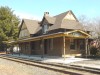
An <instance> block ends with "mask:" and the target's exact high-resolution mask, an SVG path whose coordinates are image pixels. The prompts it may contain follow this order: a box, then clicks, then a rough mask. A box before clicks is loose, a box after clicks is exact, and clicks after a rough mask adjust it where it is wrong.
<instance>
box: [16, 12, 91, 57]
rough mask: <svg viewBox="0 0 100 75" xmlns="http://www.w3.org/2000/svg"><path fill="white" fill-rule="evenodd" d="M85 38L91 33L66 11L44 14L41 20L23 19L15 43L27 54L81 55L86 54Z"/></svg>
mask: <svg viewBox="0 0 100 75" xmlns="http://www.w3.org/2000/svg"><path fill="white" fill-rule="evenodd" d="M88 38H90V34H89V33H88V32H86V31H84V30H83V27H82V25H81V24H80V23H79V21H78V19H77V18H76V17H75V15H74V14H73V12H72V11H71V10H69V11H67V12H64V13H61V14H59V15H56V16H53V17H51V16H50V15H49V12H45V13H44V16H43V19H42V21H37V20H29V19H23V20H22V22H21V24H20V25H19V39H18V40H17V41H16V42H15V44H18V45H19V49H20V53H21V54H26V55H48V56H61V57H69V56H82V55H86V54H87V53H88V51H87V43H88V40H87V39H88Z"/></svg>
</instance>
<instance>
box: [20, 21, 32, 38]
mask: <svg viewBox="0 0 100 75" xmlns="http://www.w3.org/2000/svg"><path fill="white" fill-rule="evenodd" d="M29 36H30V34H29V32H28V30H27V27H26V25H25V23H23V25H22V28H21V30H20V33H19V39H20V38H26V37H29Z"/></svg>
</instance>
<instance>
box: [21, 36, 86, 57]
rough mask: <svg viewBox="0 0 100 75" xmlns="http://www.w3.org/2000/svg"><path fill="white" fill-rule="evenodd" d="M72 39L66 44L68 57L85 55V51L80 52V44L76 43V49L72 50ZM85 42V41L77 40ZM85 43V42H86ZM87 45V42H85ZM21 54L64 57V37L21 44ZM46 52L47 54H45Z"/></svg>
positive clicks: (67, 39) (68, 39) (67, 40)
mask: <svg viewBox="0 0 100 75" xmlns="http://www.w3.org/2000/svg"><path fill="white" fill-rule="evenodd" d="M70 39H73V38H66V44H65V54H66V56H78V55H81V54H84V53H85V50H80V48H79V47H80V43H78V42H77V43H75V44H77V45H75V49H74V50H72V49H70V43H71V42H70ZM76 40H84V39H76ZM84 41H85V40H84ZM84 44H85V42H84ZM19 46H20V49H21V53H22V54H28V55H50V56H64V43H63V37H59V38H51V39H45V40H44V41H43V42H42V40H38V41H32V42H30V43H29V42H26V43H21V44H20V45H19ZM45 50H46V52H45Z"/></svg>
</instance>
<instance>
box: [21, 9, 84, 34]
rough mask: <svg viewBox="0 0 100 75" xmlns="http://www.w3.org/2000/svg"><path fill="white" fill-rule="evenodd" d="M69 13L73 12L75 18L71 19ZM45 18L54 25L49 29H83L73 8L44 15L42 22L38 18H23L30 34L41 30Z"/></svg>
mask: <svg viewBox="0 0 100 75" xmlns="http://www.w3.org/2000/svg"><path fill="white" fill-rule="evenodd" d="M68 14H71V15H72V17H73V18H74V19H70V17H68V16H67V15H68ZM66 16H67V18H66ZM44 19H46V21H47V22H48V24H52V26H50V27H49V29H48V30H49V31H50V30H54V29H59V28H64V29H80V30H83V27H82V25H81V24H80V23H79V21H78V20H77V18H76V17H75V15H74V14H73V12H72V11H71V10H69V11H67V12H64V13H61V14H59V15H56V16H53V17H51V16H49V14H47V15H44V16H43V19H42V21H41V22H39V21H36V20H29V19H23V20H22V23H23V22H24V23H25V25H26V26H27V29H28V31H29V33H30V34H35V33H37V32H38V31H39V30H41V25H42V23H43V22H44ZM22 23H21V25H22ZM20 28H21V26H20Z"/></svg>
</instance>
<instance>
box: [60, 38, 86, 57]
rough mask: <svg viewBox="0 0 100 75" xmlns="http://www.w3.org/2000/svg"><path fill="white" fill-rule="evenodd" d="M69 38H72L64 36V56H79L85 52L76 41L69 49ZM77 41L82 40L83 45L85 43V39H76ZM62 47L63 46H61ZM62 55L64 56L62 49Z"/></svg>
mask: <svg viewBox="0 0 100 75" xmlns="http://www.w3.org/2000/svg"><path fill="white" fill-rule="evenodd" d="M71 39H73V38H66V45H65V54H66V55H65V56H66V57H67V56H81V55H83V54H84V53H85V49H84V50H80V43H79V42H76V43H75V44H76V45H75V49H70V44H71V41H70V40H71ZM76 40H77V41H79V40H80V41H81V40H83V41H84V45H85V39H76ZM63 49H64V47H63ZM62 56H64V51H63V50H62Z"/></svg>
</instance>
